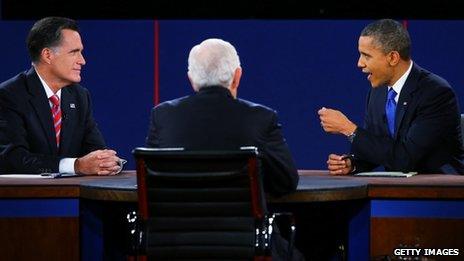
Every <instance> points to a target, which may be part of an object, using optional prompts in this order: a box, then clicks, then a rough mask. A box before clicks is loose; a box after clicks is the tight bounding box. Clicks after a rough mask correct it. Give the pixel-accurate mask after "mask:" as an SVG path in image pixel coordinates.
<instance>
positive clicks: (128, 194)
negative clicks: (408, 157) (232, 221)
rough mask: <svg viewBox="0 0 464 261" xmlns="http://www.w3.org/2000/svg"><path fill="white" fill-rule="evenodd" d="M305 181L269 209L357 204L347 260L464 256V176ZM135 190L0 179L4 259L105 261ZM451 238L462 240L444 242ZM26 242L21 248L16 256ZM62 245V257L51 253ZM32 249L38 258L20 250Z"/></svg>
mask: <svg viewBox="0 0 464 261" xmlns="http://www.w3.org/2000/svg"><path fill="white" fill-rule="evenodd" d="M299 174H300V182H299V186H298V189H297V191H296V192H295V193H292V194H290V195H287V196H284V197H281V198H270V202H271V203H275V204H278V205H282V204H283V205H285V204H293V203H298V204H313V203H324V202H326V203H331V202H338V203H340V204H345V205H347V206H350V207H349V208H351V205H350V204H352V206H353V207H352V208H353V211H352V213H351V214H350V215H349V220H347V221H346V222H347V226H348V231H349V238H348V246H347V248H348V259H349V260H367V259H369V256H370V257H375V256H383V255H390V254H391V250H392V247H393V248H394V247H395V246H397V245H398V244H399V243H398V242H406V243H408V244H415V243H418V244H419V245H420V246H421V247H435V246H434V245H433V244H438V243H440V244H441V245H440V246H438V245H437V246H436V247H443V248H444V247H446V248H452V247H460V248H461V249H462V250H461V251H462V252H464V222H463V220H464V200H463V199H464V176H457V175H417V176H413V177H411V178H364V177H363V178H359V177H352V176H330V175H328V173H327V171H321V170H300V171H299ZM136 189H137V187H136V178H135V172H134V171H124V172H123V173H122V174H121V175H118V176H109V177H105V176H86V177H74V178H61V179H43V178H10V177H0V197H1V199H0V231H5V232H3V233H2V234H3V235H0V245H1V246H2V248H5V249H8V251H2V252H3V253H4V254H3V257H5V259H7V260H8V259H9V257H11V258H10V259H12V258H14V257H17V256H18V255H26V254H27V253H29V254H30V257H34V258H35V259H39V258H40V257H42V256H43V257H44V258H45V259H47V260H62V259H63V257H65V258H66V259H67V260H79V259H85V260H92V259H94V260H101V259H103V257H104V256H105V255H106V253H105V251H106V250H105V248H104V246H103V245H102V243H101V242H100V241H101V238H100V237H101V235H100V234H101V233H102V231H104V230H105V226H106V225H105V224H104V219H102V217H104V216H106V218H108V215H107V214H105V213H103V212H104V210H107V209H113V208H114V207H115V206H125V207H127V206H134V207H135V203H136V201H137V194H136ZM102 206H103V207H102ZM110 218H111V217H110ZM426 228H432V229H426ZM433 228H440V230H439V231H437V229H433ZM404 232H407V233H406V234H409V235H410V237H408V236H406V237H405V236H404V234H405V233H404ZM44 233H46V239H45V240H44V238H43V237H44ZM450 233H451V234H453V235H456V236H455V237H452V239H451V240H446V239H443V238H442V237H443V234H447V236H448V235H450ZM459 234H460V235H459ZM63 235H65V236H63ZM417 235H420V240H419V241H420V242H417V241H418V240H417ZM434 238H435V239H434ZM448 238H449V237H448ZM15 239H16V240H15ZM24 239H27V240H24ZM84 239H85V240H84ZM20 240H22V241H23V243H22V246H21V248H20V249H19V250H16V249H17V248H18V247H17V244H18V242H20ZM95 242H96V243H95ZM57 245H59V246H60V251H53V250H52V249H55V248H56V246H57ZM29 248H31V249H36V250H37V251H28V252H24V251H22V250H21V249H29ZM5 249H3V250H5ZM50 253H52V254H50ZM463 254H464V253H463ZM9 255H10V256H9Z"/></svg>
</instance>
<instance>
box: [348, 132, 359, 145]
mask: <svg viewBox="0 0 464 261" xmlns="http://www.w3.org/2000/svg"><path fill="white" fill-rule="evenodd" d="M357 130H358V128H356V129H355V130H354V131H353V133H351V134H349V135H348V136H347V138H348V140H349V141H350V142H351V143H353V140H354V137H356V131H357Z"/></svg>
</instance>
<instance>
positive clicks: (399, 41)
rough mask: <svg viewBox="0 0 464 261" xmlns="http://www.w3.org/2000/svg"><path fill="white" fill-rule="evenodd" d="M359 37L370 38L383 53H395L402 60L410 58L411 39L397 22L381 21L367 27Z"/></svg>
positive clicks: (390, 20)
mask: <svg viewBox="0 0 464 261" xmlns="http://www.w3.org/2000/svg"><path fill="white" fill-rule="evenodd" d="M361 36H369V37H372V38H373V40H374V43H375V44H376V45H378V46H379V47H380V48H382V50H383V52H384V53H385V54H386V53H389V52H391V51H397V52H398V53H399V54H400V57H401V58H402V59H403V60H409V59H410V58H411V38H410V37H409V33H408V31H407V30H406V29H405V28H404V27H403V25H401V24H400V23H399V22H397V21H395V20H392V19H382V20H377V21H375V22H372V23H371V24H369V25H367V26H366V27H365V28H364V29H363V30H362V32H361Z"/></svg>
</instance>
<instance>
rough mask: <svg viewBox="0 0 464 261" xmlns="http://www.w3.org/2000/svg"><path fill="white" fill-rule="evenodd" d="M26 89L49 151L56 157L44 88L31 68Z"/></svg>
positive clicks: (54, 141) (53, 134)
mask: <svg viewBox="0 0 464 261" xmlns="http://www.w3.org/2000/svg"><path fill="white" fill-rule="evenodd" d="M27 87H28V89H29V93H30V94H31V95H32V97H31V99H30V100H29V101H30V103H31V105H32V107H33V108H34V110H35V113H36V115H37V118H38V119H39V121H40V124H41V125H42V129H43V131H44V135H45V139H46V140H47V143H48V145H49V149H50V151H51V152H52V153H53V154H54V155H57V154H58V151H57V148H56V140H55V129H54V127H53V119H52V112H51V108H50V103H49V102H48V99H47V95H46V93H45V90H44V87H43V86H42V83H41V82H40V79H39V77H38V76H37V73H36V72H35V70H34V69H33V68H32V69H30V70H29V71H28V72H27Z"/></svg>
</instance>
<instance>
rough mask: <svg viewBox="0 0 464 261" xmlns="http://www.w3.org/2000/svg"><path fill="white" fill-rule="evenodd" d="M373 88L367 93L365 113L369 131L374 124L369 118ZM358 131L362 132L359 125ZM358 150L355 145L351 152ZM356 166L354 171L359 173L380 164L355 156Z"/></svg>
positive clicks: (365, 122)
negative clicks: (354, 149)
mask: <svg viewBox="0 0 464 261" xmlns="http://www.w3.org/2000/svg"><path fill="white" fill-rule="evenodd" d="M371 91H372V90H371V89H369V93H368V94H367V99H366V110H365V113H364V129H366V130H367V131H368V132H370V131H371V129H370V126H372V122H371V119H370V118H369V117H370V115H369V113H368V107H369V101H370V95H371ZM357 132H360V128H359V127H358V129H357ZM355 153H356V152H355V151H353V146H352V148H351V154H354V155H356V154H355ZM353 164H354V166H355V171H354V173H359V172H364V171H371V170H373V169H374V168H376V167H378V166H379V165H378V164H373V163H370V162H368V161H366V160H362V159H360V158H359V157H356V158H355V162H354V163H353Z"/></svg>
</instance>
